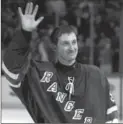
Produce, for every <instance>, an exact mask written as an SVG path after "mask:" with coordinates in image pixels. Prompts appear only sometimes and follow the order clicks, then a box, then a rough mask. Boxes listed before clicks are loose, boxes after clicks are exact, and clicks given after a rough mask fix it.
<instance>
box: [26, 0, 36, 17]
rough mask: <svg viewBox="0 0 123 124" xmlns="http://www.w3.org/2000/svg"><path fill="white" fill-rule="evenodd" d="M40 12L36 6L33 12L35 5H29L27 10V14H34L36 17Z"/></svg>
mask: <svg viewBox="0 0 123 124" xmlns="http://www.w3.org/2000/svg"><path fill="white" fill-rule="evenodd" d="M37 11H38V5H36V6H35V8H34V11H33V3H32V2H30V3H27V4H26V8H25V14H32V13H33V16H34V17H35V16H36V14H37Z"/></svg>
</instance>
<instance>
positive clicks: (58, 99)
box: [56, 92, 67, 103]
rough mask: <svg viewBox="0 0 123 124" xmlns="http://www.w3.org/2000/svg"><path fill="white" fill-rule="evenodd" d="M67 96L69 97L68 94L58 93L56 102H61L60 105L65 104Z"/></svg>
mask: <svg viewBox="0 0 123 124" xmlns="http://www.w3.org/2000/svg"><path fill="white" fill-rule="evenodd" d="M66 96H67V94H66V93H62V92H58V93H57V97H56V101H59V102H60V103H63V102H64V99H65V98H66Z"/></svg>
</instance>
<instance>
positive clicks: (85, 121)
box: [84, 117, 93, 124]
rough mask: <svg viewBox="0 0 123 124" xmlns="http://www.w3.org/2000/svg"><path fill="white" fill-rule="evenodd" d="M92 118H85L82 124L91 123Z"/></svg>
mask: <svg viewBox="0 0 123 124" xmlns="http://www.w3.org/2000/svg"><path fill="white" fill-rule="evenodd" d="M92 120H93V119H92V117H85V119H84V124H91V123H92Z"/></svg>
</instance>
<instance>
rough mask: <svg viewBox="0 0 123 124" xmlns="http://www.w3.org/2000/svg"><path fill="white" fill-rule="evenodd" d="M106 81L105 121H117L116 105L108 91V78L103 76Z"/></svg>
mask: <svg viewBox="0 0 123 124" xmlns="http://www.w3.org/2000/svg"><path fill="white" fill-rule="evenodd" d="M105 82H106V85H105V86H106V92H105V93H106V94H105V95H106V117H107V123H118V107H117V105H116V102H115V99H114V97H113V95H112V93H111V91H110V85H109V82H108V80H107V79H106V78H105Z"/></svg>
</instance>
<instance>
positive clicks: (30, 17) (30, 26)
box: [18, 2, 44, 31]
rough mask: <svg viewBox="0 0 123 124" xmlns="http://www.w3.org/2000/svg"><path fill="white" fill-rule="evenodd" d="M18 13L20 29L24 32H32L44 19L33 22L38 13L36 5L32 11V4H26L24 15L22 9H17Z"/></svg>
mask: <svg viewBox="0 0 123 124" xmlns="http://www.w3.org/2000/svg"><path fill="white" fill-rule="evenodd" d="M18 12H19V15H20V18H21V26H22V29H23V30H25V31H33V30H35V29H36V27H37V26H38V25H39V23H40V22H41V21H42V20H43V18H44V17H40V18H38V19H37V20H35V17H36V14H37V12H38V5H36V6H35V7H34V10H33V3H32V2H30V3H27V5H26V8H25V14H23V13H22V9H21V8H20V7H18Z"/></svg>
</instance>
